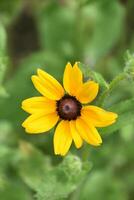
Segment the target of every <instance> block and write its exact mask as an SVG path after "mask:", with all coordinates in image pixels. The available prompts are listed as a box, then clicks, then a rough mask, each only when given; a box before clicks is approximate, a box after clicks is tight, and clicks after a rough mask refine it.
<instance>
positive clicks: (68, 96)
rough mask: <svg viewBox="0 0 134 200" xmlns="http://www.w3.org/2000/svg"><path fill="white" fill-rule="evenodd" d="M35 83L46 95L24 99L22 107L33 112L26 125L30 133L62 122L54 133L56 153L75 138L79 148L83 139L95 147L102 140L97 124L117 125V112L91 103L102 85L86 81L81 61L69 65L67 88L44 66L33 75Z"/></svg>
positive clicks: (66, 147)
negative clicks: (79, 64)
mask: <svg viewBox="0 0 134 200" xmlns="http://www.w3.org/2000/svg"><path fill="white" fill-rule="evenodd" d="M32 82H33V84H34V86H35V88H36V89H37V90H38V91H39V93H40V94H41V95H42V96H38V97H32V98H29V99H26V100H24V101H23V102H22V109H24V110H25V111H26V112H28V113H29V114H30V116H29V117H28V118H27V119H26V120H25V121H24V122H23V124H22V126H23V127H24V128H25V130H26V132H27V133H32V134H38V133H43V132H47V131H49V130H50V129H51V128H53V127H54V126H55V125H56V124H57V123H58V122H59V123H58V125H57V127H56V130H55V133H54V152H55V154H59V155H62V156H64V155H65V154H66V153H67V152H68V150H69V148H70V146H71V144H72V141H73V142H74V144H75V146H76V148H80V147H81V146H82V144H83V140H85V141H86V142H87V143H89V144H91V145H94V146H99V145H100V144H101V143H102V139H101V137H100V135H99V133H98V131H97V129H96V127H105V126H109V125H111V124H113V123H114V122H115V121H116V118H117V114H116V113H113V112H107V111H105V110H103V109H102V108H99V107H97V106H93V105H87V103H90V102H91V101H93V100H94V99H95V97H96V96H97V94H98V89H99V85H98V83H95V82H94V81H91V80H90V81H87V82H85V83H84V82H83V76H82V72H81V70H80V69H79V67H78V63H75V64H74V66H73V67H72V66H71V64H70V63H68V64H67V65H66V68H65V72H64V76H63V85H64V89H65V90H64V89H63V87H62V86H61V84H60V83H59V82H58V81H57V80H56V79H55V78H53V77H52V76H51V75H49V74H48V73H46V72H45V71H43V70H41V69H38V70H37V75H34V76H32ZM84 104H86V105H84Z"/></svg>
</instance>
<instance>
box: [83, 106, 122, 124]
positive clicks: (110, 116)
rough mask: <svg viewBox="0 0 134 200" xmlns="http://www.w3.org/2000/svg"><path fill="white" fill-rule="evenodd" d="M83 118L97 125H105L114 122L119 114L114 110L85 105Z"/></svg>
mask: <svg viewBox="0 0 134 200" xmlns="http://www.w3.org/2000/svg"><path fill="white" fill-rule="evenodd" d="M81 115H82V118H83V119H84V120H85V121H86V122H87V123H88V124H90V123H92V124H93V125H94V126H96V127H105V126H109V125H111V124H113V123H114V122H115V121H116V118H117V117H118V115H117V114H116V113H113V112H108V111H105V110H104V109H102V108H99V107H97V106H85V107H83V108H82V111H81Z"/></svg>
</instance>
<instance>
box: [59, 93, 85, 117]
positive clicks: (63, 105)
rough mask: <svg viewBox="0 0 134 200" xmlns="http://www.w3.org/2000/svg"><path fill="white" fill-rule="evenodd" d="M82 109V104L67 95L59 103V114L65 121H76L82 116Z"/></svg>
mask: <svg viewBox="0 0 134 200" xmlns="http://www.w3.org/2000/svg"><path fill="white" fill-rule="evenodd" d="M81 108H82V105H81V103H80V102H79V101H78V100H77V99H76V98H75V97H73V96H70V95H65V96H63V97H62V99H60V100H59V101H57V113H58V115H59V116H60V118H61V119H64V120H75V119H76V118H77V117H78V116H80V115H81Z"/></svg>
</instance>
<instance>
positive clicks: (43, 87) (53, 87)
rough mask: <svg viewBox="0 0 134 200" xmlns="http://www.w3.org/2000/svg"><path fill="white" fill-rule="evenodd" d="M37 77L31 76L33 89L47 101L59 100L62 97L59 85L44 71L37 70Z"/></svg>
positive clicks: (61, 88) (62, 91) (62, 90)
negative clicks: (47, 99)
mask: <svg viewBox="0 0 134 200" xmlns="http://www.w3.org/2000/svg"><path fill="white" fill-rule="evenodd" d="M37 73H38V76H32V81H33V84H34V86H35V88H36V89H37V90H38V91H39V92H40V93H41V94H42V95H43V96H46V97H47V98H49V99H53V100H59V99H60V98H61V97H62V96H63V95H64V89H63V87H62V86H61V85H60V83H59V82H58V81H57V80H56V79H55V78H53V77H52V76H50V75H49V74H48V73H46V72H45V71H43V70H41V69H38V70H37Z"/></svg>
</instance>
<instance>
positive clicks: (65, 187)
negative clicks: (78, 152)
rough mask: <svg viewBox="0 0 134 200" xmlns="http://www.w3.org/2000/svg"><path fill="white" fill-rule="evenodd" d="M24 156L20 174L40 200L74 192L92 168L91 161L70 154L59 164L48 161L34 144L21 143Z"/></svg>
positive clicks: (59, 197)
mask: <svg viewBox="0 0 134 200" xmlns="http://www.w3.org/2000/svg"><path fill="white" fill-rule="evenodd" d="M21 153H22V155H23V156H22V158H21V159H20V162H19V174H20V175H21V178H22V179H23V181H24V182H25V183H26V184H27V185H28V186H29V187H30V188H32V189H33V190H34V191H35V192H36V197H37V199H38V200H44V199H49V200H59V199H62V198H66V197H67V196H68V195H69V194H70V193H71V192H73V191H74V190H75V189H76V188H77V186H78V185H79V184H80V182H81V181H82V180H83V178H84V177H85V176H86V174H87V173H88V172H89V170H90V164H89V163H82V161H81V160H80V158H78V157H77V156H73V155H68V156H66V157H65V158H64V160H63V161H62V162H61V163H60V164H59V165H57V166H53V167H52V166H51V165H50V164H49V165H48V164H47V163H49V162H48V160H47V159H46V156H45V155H44V156H43V154H41V153H40V152H39V151H38V150H36V149H35V148H34V147H33V146H32V145H30V144H28V143H25V142H23V143H21Z"/></svg>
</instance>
